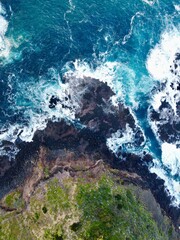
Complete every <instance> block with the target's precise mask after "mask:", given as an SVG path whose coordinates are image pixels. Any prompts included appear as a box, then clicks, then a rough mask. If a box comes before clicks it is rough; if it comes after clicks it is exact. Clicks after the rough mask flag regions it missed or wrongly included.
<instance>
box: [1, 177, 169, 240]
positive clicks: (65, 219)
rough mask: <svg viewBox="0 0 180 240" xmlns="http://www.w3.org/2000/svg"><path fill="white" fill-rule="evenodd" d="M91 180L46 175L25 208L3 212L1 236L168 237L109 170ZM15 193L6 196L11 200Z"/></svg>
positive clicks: (51, 239)
mask: <svg viewBox="0 0 180 240" xmlns="http://www.w3.org/2000/svg"><path fill="white" fill-rule="evenodd" d="M89 180H90V179H88V178H84V179H83V178H81V179H80V178H78V179H76V180H75V179H73V178H71V177H69V178H67V179H66V180H62V179H61V182H59V180H58V179H56V178H54V179H51V180H50V181H48V182H47V183H46V184H45V185H44V187H43V191H42V189H41V188H42V186H41V188H39V189H38V190H36V191H35V193H34V195H33V196H32V197H31V199H30V204H29V207H28V208H27V209H26V210H24V211H23V212H22V213H21V214H16V213H15V212H12V213H8V214H6V215H5V216H3V217H1V218H0V240H4V239H7V240H17V239H18V240H24V239H26V240H62V239H65V240H128V239H129V240H166V239H167V237H166V236H164V235H163V234H162V233H161V232H160V231H159V230H158V228H157V225H156V223H155V222H154V221H153V219H152V217H151V215H150V214H149V213H148V212H147V211H146V210H145V208H144V207H143V205H142V204H141V203H140V202H139V201H137V200H136V198H135V197H134V195H133V194H132V192H131V191H130V190H127V189H126V188H125V187H124V186H122V185H119V184H117V183H116V181H114V180H113V179H112V178H110V177H108V176H107V175H104V176H102V177H101V178H100V179H99V180H98V179H94V180H92V179H91V181H89ZM14 196H15V195H12V194H11V195H10V197H9V195H8V196H7V197H6V203H7V204H9V205H10V206H12V204H14V199H15V197H14ZM170 234H171V230H170V231H169V235H170Z"/></svg>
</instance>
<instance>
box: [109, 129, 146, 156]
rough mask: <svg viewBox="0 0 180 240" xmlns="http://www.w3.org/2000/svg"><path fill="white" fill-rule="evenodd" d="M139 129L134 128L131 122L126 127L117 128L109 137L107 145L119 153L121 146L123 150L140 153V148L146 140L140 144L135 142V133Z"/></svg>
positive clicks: (115, 152)
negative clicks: (130, 124)
mask: <svg viewBox="0 0 180 240" xmlns="http://www.w3.org/2000/svg"><path fill="white" fill-rule="evenodd" d="M137 130H138V129H136V128H135V129H132V128H131V127H130V126H129V124H126V128H125V129H123V130H117V132H115V133H112V135H111V137H109V138H107V140H106V145H107V147H108V148H109V149H110V150H111V151H112V152H113V153H114V154H115V155H117V153H118V150H119V148H120V147H121V151H122V152H131V153H140V152H141V150H142V149H141V150H140V149H139V148H141V147H143V145H144V142H142V143H141V145H140V146H137V145H136V143H135V141H136V140H135V134H136V131H137Z"/></svg>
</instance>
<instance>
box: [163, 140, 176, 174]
mask: <svg viewBox="0 0 180 240" xmlns="http://www.w3.org/2000/svg"><path fill="white" fill-rule="evenodd" d="M161 147H162V162H163V165H164V166H166V167H167V168H168V169H169V170H170V171H171V174H172V175H179V176H180V148H177V146H176V145H175V144H170V143H163V144H162V146H161Z"/></svg>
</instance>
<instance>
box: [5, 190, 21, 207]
mask: <svg viewBox="0 0 180 240" xmlns="http://www.w3.org/2000/svg"><path fill="white" fill-rule="evenodd" d="M3 204H4V205H6V206H7V207H9V208H16V209H19V208H23V207H24V206H25V203H24V201H23V199H22V194H21V192H20V191H19V190H16V191H13V192H11V193H9V194H8V195H7V196H6V197H5V199H4V200H3Z"/></svg>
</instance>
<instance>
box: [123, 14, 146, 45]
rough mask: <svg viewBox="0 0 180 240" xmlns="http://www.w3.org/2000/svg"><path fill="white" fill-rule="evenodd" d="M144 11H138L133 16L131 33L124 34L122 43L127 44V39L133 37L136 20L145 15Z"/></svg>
mask: <svg viewBox="0 0 180 240" xmlns="http://www.w3.org/2000/svg"><path fill="white" fill-rule="evenodd" d="M143 15H144V13H142V12H137V13H136V14H135V15H134V16H132V18H131V21H130V30H129V33H128V34H127V35H125V36H124V38H123V41H122V44H123V45H124V44H126V43H127V41H128V40H129V38H130V37H131V35H132V33H133V26H134V21H135V18H136V17H140V16H143Z"/></svg>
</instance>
